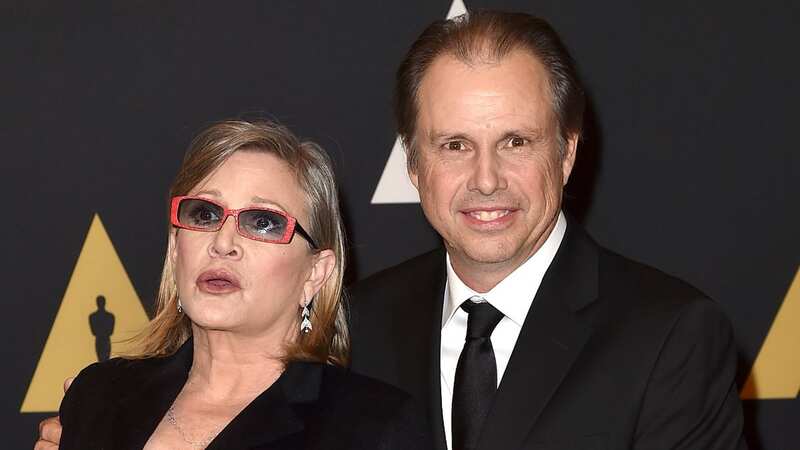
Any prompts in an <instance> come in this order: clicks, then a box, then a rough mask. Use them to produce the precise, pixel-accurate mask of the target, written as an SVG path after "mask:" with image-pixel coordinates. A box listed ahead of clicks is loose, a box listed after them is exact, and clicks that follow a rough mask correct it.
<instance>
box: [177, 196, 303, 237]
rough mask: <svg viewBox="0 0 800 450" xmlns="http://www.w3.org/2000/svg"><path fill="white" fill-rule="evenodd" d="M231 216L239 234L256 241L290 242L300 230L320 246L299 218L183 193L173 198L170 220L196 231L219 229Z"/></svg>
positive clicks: (180, 226) (301, 234) (266, 209)
mask: <svg viewBox="0 0 800 450" xmlns="http://www.w3.org/2000/svg"><path fill="white" fill-rule="evenodd" d="M228 216H233V218H234V219H235V220H236V230H237V231H238V232H239V234H240V235H242V236H244V237H246V238H248V239H253V240H255V241H261V242H269V243H272V244H288V243H289V242H291V241H292V236H294V233H295V232H297V233H299V234H300V236H302V237H303V238H304V239H305V240H306V241H308V243H309V244H310V245H311V248H312V249H317V248H318V247H317V244H316V242H314V240H313V239H312V238H311V236H309V234H308V233H307V232H306V230H304V229H303V227H301V226H300V224H299V223H297V219H295V218H294V217H292V216H290V215H288V214H286V213H285V212H283V211H277V210H274V209H269V208H242V209H228V208H226V207H224V206H222V205H220V204H219V203H216V202H214V201H211V200H208V199H206V198H201V197H191V196H188V195H182V196H178V197H173V198H172V208H171V212H170V221H171V222H172V224H173V225H175V226H176V227H178V228H185V229H187V230H194V231H219V230H220V229H221V228H222V225H224V224H225V220H227V219H228Z"/></svg>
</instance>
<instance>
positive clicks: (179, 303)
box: [178, 297, 183, 314]
mask: <svg viewBox="0 0 800 450" xmlns="http://www.w3.org/2000/svg"><path fill="white" fill-rule="evenodd" d="M182 312H183V305H182V304H181V298H180V297H178V314H180V313H182Z"/></svg>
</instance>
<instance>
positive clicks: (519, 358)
mask: <svg viewBox="0 0 800 450" xmlns="http://www.w3.org/2000/svg"><path fill="white" fill-rule="evenodd" d="M597 258H598V254H597V247H596V245H595V244H594V243H593V242H592V241H591V239H590V238H589V237H588V236H586V235H585V233H584V232H583V230H582V229H581V228H580V226H579V225H577V224H576V223H575V222H574V221H570V222H569V224H568V227H567V233H566V235H565V236H564V240H563V241H562V245H561V247H560V248H559V251H558V253H557V254H556V257H555V258H554V259H553V262H552V264H551V265H550V268H549V269H548V271H547V273H546V274H545V276H544V279H543V280H542V284H541V286H540V288H539V291H538V292H537V294H536V297H535V299H534V302H533V304H532V306H531V309H530V311H529V312H528V315H527V317H526V319H525V323H524V324H523V326H522V331H521V332H520V335H519V338H518V339H517V344H516V346H515V348H514V351H513V353H512V355H511V359H510V360H509V363H508V366H507V368H506V371H505V374H504V375H503V379H502V381H501V384H500V386H499V388H498V391H497V396H496V397H495V401H494V404H493V406H492V409H491V411H490V413H489V416H488V418H487V420H486V423H485V424H484V427H483V431H482V433H481V438H480V442H479V445H478V448H479V449H481V450H492V449H496V448H498V443H503V444H502V447H503V448H508V449H516V448H519V447H520V446H521V445H522V443H523V441H524V439H525V436H526V435H527V434H528V433H529V432H530V430H531V428H532V426H533V424H534V423H535V422H536V420H537V418H538V417H539V415H540V414H541V412H542V410H543V409H544V408H545V406H546V405H547V402H548V401H549V400H550V398H551V397H552V395H553V393H554V392H555V391H556V389H557V388H558V386H559V385H560V384H561V381H562V380H563V379H564V377H565V376H566V374H567V373H568V371H569V369H570V367H571V366H572V363H573V362H574V361H575V359H576V358H577V357H578V355H579V354H580V352H581V349H582V348H583V346H584V344H585V343H586V341H587V339H588V338H589V336H590V335H591V332H592V328H591V323H590V320H589V318H588V317H583V316H582V315H581V313H580V312H581V309H583V308H584V307H585V306H586V305H588V304H589V303H591V302H592V301H593V300H594V299H595V298H596V297H597V276H598V275H597ZM523 393H524V394H523Z"/></svg>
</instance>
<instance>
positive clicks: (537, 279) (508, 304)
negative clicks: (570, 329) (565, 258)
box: [440, 212, 567, 449]
mask: <svg viewBox="0 0 800 450" xmlns="http://www.w3.org/2000/svg"><path fill="white" fill-rule="evenodd" d="M566 229H567V221H566V219H565V218H564V213H562V212H559V214H558V219H557V220H556V225H555V227H554V228H553V231H552V232H551V233H550V236H548V237H547V239H546V240H545V241H544V244H542V246H541V247H540V248H539V250H537V251H536V253H534V254H533V256H531V257H530V258H528V260H527V261H525V262H524V263H523V264H522V265H521V266H519V267H517V268H516V269H515V270H514V271H513V272H511V274H509V275H508V276H507V277H506V278H505V279H503V281H501V282H500V283H498V284H497V286H495V287H494V288H492V290H490V291H489V292H485V293H479V292H475V291H473V290H472V289H470V288H469V287H468V286H467V285H466V284H464V282H463V281H461V279H460V278H458V275H456V273H455V271H453V266H452V264H451V263H450V255H449V254H448V255H447V287H446V288H445V292H444V307H443V309H442V347H441V356H440V358H441V379H442V383H441V384H442V418H443V419H444V433H445V438H446V440H447V448H448V449H452V405H453V383H454V380H455V377H456V366H457V365H458V357H459V356H460V355H461V349H463V348H464V340H465V339H466V336H467V316H468V314H467V313H466V311H464V310H463V309H461V308H460V306H461V304H462V303H463V302H464V301H465V300H467V299H469V298H471V297H473V296H478V297H481V298H483V299H484V300H486V301H487V302H489V303H490V304H491V305H492V306H494V307H495V308H497V310H499V311H500V312H501V313H503V315H504V316H505V317H503V319H502V320H500V323H498V324H497V327H495V329H494V331H493V332H492V337H491V339H492V347H493V348H494V357H495V360H496V362H497V385H498V386H499V385H500V381H501V380H502V379H503V373H504V372H505V370H506V366H507V365H508V360H509V359H510V358H511V352H512V351H513V350H514V345H516V343H517V338H518V337H519V332H520V330H522V324H523V323H524V322H525V316H527V315H528V310H529V309H530V307H531V304H532V303H533V298H534V296H536V292H537V291H538V290H539V285H540V284H541V283H542V278H544V274H545V272H546V271H547V268H548V267H550V263H551V262H552V261H553V257H554V256H555V255H556V252H557V251H558V247H559V246H560V245H561V240H562V239H563V238H564V232H565V231H566Z"/></svg>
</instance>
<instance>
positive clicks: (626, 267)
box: [599, 247, 709, 301]
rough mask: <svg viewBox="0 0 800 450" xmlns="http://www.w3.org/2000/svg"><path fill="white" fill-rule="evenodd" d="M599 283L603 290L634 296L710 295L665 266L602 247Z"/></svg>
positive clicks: (694, 296) (695, 297)
mask: <svg viewBox="0 0 800 450" xmlns="http://www.w3.org/2000/svg"><path fill="white" fill-rule="evenodd" d="M599 262H600V264H599V283H600V288H601V291H604V292H608V291H616V292H620V291H625V292H627V293H629V294H630V295H631V296H634V295H635V294H642V295H644V294H646V295H647V297H648V298H649V299H651V301H654V300H658V299H663V300H666V299H685V300H689V299H694V300H699V299H706V300H707V299H708V298H709V297H708V296H707V295H706V294H705V293H703V292H702V291H701V290H700V289H698V288H697V287H695V286H693V285H692V284H690V283H689V282H687V281H685V280H683V279H681V278H679V277H677V276H675V275H672V274H669V273H667V272H665V271H663V270H661V269H658V268H656V267H653V266H651V265H648V264H646V263H643V262H639V261H636V260H634V259H631V258H629V257H627V256H623V255H621V254H619V253H616V252H614V251H612V250H609V249H607V248H603V247H600V252H599Z"/></svg>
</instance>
